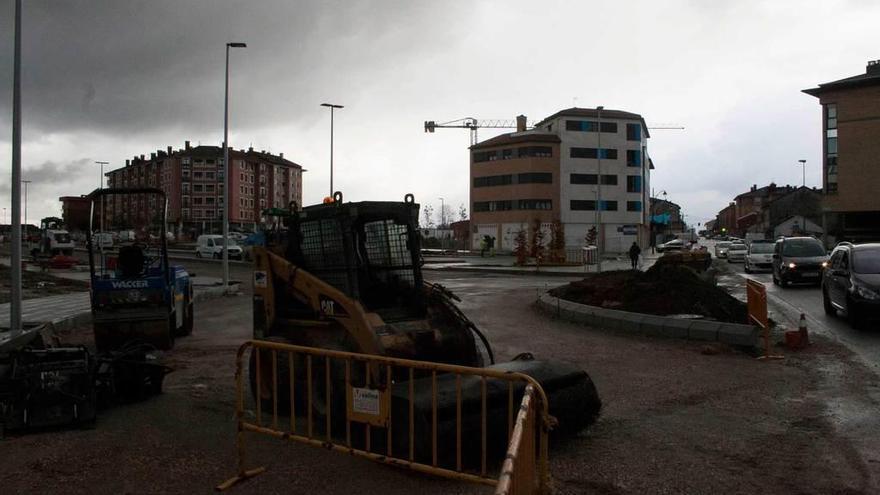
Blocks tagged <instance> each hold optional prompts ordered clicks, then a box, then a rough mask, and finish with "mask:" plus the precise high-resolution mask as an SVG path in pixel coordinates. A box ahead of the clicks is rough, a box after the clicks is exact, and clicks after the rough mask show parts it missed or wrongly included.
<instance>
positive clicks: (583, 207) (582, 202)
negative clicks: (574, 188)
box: [569, 199, 596, 211]
mask: <svg viewBox="0 0 880 495" xmlns="http://www.w3.org/2000/svg"><path fill="white" fill-rule="evenodd" d="M569 208H570V209H571V210H572V211H596V202H595V201H593V200H592V199H573V200H571V202H570V203H569Z"/></svg>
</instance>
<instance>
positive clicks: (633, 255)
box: [629, 241, 642, 270]
mask: <svg viewBox="0 0 880 495" xmlns="http://www.w3.org/2000/svg"><path fill="white" fill-rule="evenodd" d="M640 254H642V248H640V247H639V245H638V243H636V242H635V241H633V244H632V246H630V247H629V260H630V261H631V262H632V269H633V270H635V269H636V268H638V267H639V255H640Z"/></svg>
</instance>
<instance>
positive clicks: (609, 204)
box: [599, 199, 617, 211]
mask: <svg viewBox="0 0 880 495" xmlns="http://www.w3.org/2000/svg"><path fill="white" fill-rule="evenodd" d="M599 209H600V210H601V211H617V201H608V200H604V199H603V200H602V201H600V202H599Z"/></svg>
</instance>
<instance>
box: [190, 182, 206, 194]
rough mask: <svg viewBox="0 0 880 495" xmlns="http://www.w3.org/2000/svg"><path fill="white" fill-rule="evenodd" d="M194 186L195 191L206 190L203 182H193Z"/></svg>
mask: <svg viewBox="0 0 880 495" xmlns="http://www.w3.org/2000/svg"><path fill="white" fill-rule="evenodd" d="M192 188H193V192H197V193H200V192H203V191H204V186H203V185H201V184H193V186H192Z"/></svg>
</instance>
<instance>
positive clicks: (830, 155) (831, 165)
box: [825, 103, 837, 193]
mask: <svg viewBox="0 0 880 495" xmlns="http://www.w3.org/2000/svg"><path fill="white" fill-rule="evenodd" d="M825 192H826V193H836V192H837V105H836V104H833V103H829V104H827V105H825Z"/></svg>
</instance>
